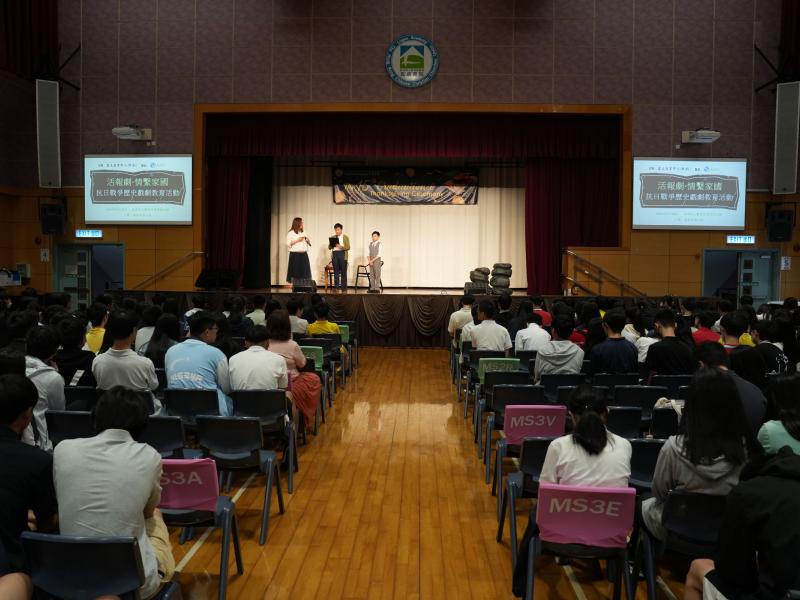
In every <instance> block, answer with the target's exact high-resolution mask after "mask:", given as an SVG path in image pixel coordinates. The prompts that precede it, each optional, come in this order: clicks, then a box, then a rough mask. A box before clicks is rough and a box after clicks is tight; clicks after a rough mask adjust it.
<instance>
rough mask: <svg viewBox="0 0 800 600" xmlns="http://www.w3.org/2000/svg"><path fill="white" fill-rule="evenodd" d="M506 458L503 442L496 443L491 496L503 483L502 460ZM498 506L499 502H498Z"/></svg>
mask: <svg viewBox="0 0 800 600" xmlns="http://www.w3.org/2000/svg"><path fill="white" fill-rule="evenodd" d="M505 458H506V443H505V440H500V441H499V442H497V450H495V455H494V481H492V496H494V495H495V493H496V491H497V490H498V486H500V484H501V483H502V481H503V460H505ZM498 506H499V502H498Z"/></svg>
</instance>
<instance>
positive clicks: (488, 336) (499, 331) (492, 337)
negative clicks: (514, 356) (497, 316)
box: [461, 300, 512, 356]
mask: <svg viewBox="0 0 800 600" xmlns="http://www.w3.org/2000/svg"><path fill="white" fill-rule="evenodd" d="M494 311H495V309H494V303H493V302H492V301H491V300H481V301H480V302H479V303H478V320H479V321H480V324H479V325H476V326H475V327H473V328H471V329H470V331H469V336H470V337H469V339H470V340H471V341H472V347H473V348H474V349H475V350H495V351H502V352H505V353H506V356H507V355H508V352H509V350H511V347H512V346H511V336H510V335H508V329H506V328H505V327H503V326H502V325H498V324H497V323H495V321H494ZM461 339H462V340H464V339H465V338H464V330H463V329H462V330H461Z"/></svg>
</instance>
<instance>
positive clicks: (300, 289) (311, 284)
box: [292, 279, 317, 294]
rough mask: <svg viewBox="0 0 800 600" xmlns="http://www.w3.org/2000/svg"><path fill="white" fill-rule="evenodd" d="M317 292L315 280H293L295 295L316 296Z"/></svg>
mask: <svg viewBox="0 0 800 600" xmlns="http://www.w3.org/2000/svg"><path fill="white" fill-rule="evenodd" d="M316 292H317V282H316V281H314V280H313V279H293V280H292V293H293V294H315V293H316Z"/></svg>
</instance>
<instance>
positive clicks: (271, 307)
mask: <svg viewBox="0 0 800 600" xmlns="http://www.w3.org/2000/svg"><path fill="white" fill-rule="evenodd" d="M276 310H283V307H282V306H281V303H280V302H278V301H277V300H275V298H271V299H270V300H269V301H267V307H266V309H265V310H264V314H265V315H266V317H267V318H268V317H269V316H270V315H271V314H272V313H274V312H275V311H276ZM265 322H266V320H265Z"/></svg>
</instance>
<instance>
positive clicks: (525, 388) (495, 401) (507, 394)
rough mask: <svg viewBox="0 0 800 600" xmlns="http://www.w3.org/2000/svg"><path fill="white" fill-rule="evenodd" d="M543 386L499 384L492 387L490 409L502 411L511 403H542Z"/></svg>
mask: <svg viewBox="0 0 800 600" xmlns="http://www.w3.org/2000/svg"><path fill="white" fill-rule="evenodd" d="M544 403H545V401H544V388H543V387H542V386H540V385H532V384H530V383H527V384H525V385H519V384H505V383H504V384H500V385H496V386H494V387H493V388H492V409H494V411H495V412H499V413H504V412H505V410H506V407H507V406H509V405H511V404H518V405H519V404H524V405H528V406H530V405H534V404H544Z"/></svg>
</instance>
